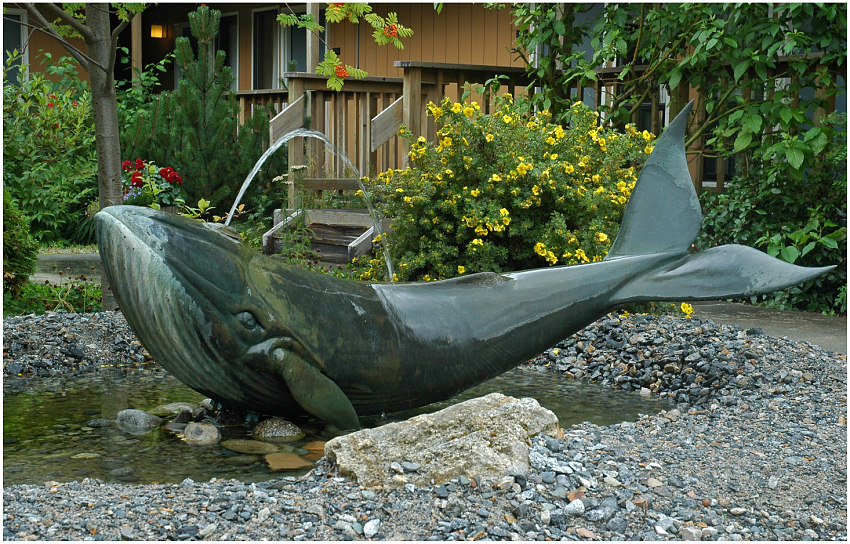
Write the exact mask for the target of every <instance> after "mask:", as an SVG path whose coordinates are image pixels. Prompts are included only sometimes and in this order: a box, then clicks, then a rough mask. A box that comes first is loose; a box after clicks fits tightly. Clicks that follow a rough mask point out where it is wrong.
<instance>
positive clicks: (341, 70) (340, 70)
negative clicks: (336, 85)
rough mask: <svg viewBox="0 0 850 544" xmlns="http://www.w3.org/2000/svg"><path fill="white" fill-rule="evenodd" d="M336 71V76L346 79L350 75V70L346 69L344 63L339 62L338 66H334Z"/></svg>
mask: <svg viewBox="0 0 850 544" xmlns="http://www.w3.org/2000/svg"><path fill="white" fill-rule="evenodd" d="M334 72H335V73H336V77H338V78H340V79H345V78H347V77H348V70H346V69H345V66H343V65H342V64H337V65H336V68H334Z"/></svg>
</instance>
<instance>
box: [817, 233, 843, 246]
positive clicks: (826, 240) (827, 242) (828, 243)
mask: <svg viewBox="0 0 850 544" xmlns="http://www.w3.org/2000/svg"><path fill="white" fill-rule="evenodd" d="M818 241H819V242H820V243H821V244H823V245H825V246H826V247H828V248H829V249H837V248H838V242H836V241H835V240H833V239H832V238H830V237H828V236H824V237H823V238H821V239H820V240H818Z"/></svg>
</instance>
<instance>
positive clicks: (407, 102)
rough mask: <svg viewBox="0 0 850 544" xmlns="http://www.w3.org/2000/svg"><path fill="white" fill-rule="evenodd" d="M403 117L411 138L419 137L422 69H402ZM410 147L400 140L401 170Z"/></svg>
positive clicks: (405, 163)
mask: <svg viewBox="0 0 850 544" xmlns="http://www.w3.org/2000/svg"><path fill="white" fill-rule="evenodd" d="M403 93H404V104H403V105H404V115H403V121H402V122H403V124H404V126H405V127H406V128H407V131H408V132H410V133H411V134H412V135H413V136H420V135H421V134H422V132H421V126H420V119H419V116H420V111H421V109H422V69H421V68H416V67H411V66H408V67H405V68H404V91H403ZM409 151H410V146H408V145H407V141H406V140H402V147H401V161H402V168H404V167H405V166H407V165H408V157H407V153H408V152H409Z"/></svg>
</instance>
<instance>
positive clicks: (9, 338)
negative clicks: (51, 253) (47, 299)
mask: <svg viewBox="0 0 850 544" xmlns="http://www.w3.org/2000/svg"><path fill="white" fill-rule="evenodd" d="M151 362H152V360H151V356H150V354H149V353H148V352H147V350H146V349H145V348H144V347H142V344H141V342H139V340H138V338H136V335H135V334H134V333H133V331H132V330H131V329H130V326H129V325H128V324H127V321H126V320H125V319H124V316H123V314H121V312H117V311H116V312H99V313H92V314H73V313H67V312H46V313H44V314H42V315H38V316H37V315H25V316H16V317H8V318H5V319H3V374H4V376H19V375H29V374H31V375H35V376H51V375H54V374H60V373H61V374H65V375H69V374H76V373H78V372H83V371H90V370H94V369H97V368H101V367H132V366H139V365H142V364H145V363H151Z"/></svg>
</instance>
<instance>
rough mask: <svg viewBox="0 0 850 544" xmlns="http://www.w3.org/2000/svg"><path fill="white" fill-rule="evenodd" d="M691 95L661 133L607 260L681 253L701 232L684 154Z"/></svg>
mask: <svg viewBox="0 0 850 544" xmlns="http://www.w3.org/2000/svg"><path fill="white" fill-rule="evenodd" d="M693 104H694V103H693V101H691V102H690V103H689V104H688V105H687V106H685V107H684V108H683V109H682V111H681V112H679V115H677V116H676V118H675V119H673V121H672V122H671V123H670V126H668V127H667V130H666V131H664V134H662V135H661V137H660V138H659V139H658V141H657V142H656V144H655V148H654V149H653V150H652V154H651V155H650V156H649V158H648V159H647V161H646V165H645V166H644V167H643V170H642V171H641V173H640V176H639V177H638V180H637V183H636V184H635V188H634V190H633V191H632V195H631V198H630V199H629V203H628V205H627V206H626V210H625V212H624V213H623V221H622V223H621V224H620V232H619V234H618V235H617V239H616V240H614V244H613V245H612V246H611V250H610V251H609V252H608V255H607V256H606V260H610V259H614V258H617V257H625V256H629V255H648V254H654V253H681V252H684V251H687V250H688V248H689V247H690V245H691V244H692V243H693V242H694V240H695V239H696V237H697V234H699V229H700V227H701V226H702V212H701V211H700V205H699V199H698V198H697V193H696V191H695V190H694V184H693V182H692V181H691V175H690V172H689V171H688V162H687V159H686V157H685V146H684V141H685V128H686V126H687V123H688V115H689V114H690V111H691V108H693Z"/></svg>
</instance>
